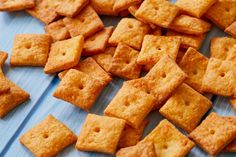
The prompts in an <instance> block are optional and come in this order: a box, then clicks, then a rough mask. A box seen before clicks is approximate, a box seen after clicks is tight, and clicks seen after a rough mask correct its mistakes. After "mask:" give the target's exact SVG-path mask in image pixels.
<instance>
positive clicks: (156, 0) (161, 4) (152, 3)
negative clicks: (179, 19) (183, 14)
mask: <svg viewBox="0 0 236 157" xmlns="http://www.w3.org/2000/svg"><path fill="white" fill-rule="evenodd" d="M178 12H179V8H178V7H177V6H175V5H174V4H172V3H171V2H169V1H166V0H144V1H143V3H142V4H141V6H140V7H139V9H138V10H137V12H136V13H135V15H136V16H137V17H138V18H140V19H143V20H145V21H147V22H149V23H153V24H156V25H158V26H161V27H164V28H168V27H169V25H170V24H171V22H172V21H173V20H174V18H175V17H176V15H177V14H178Z"/></svg>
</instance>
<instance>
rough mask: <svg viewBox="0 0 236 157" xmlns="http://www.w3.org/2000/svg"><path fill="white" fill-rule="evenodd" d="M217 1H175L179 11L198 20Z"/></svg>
mask: <svg viewBox="0 0 236 157" xmlns="http://www.w3.org/2000/svg"><path fill="white" fill-rule="evenodd" d="M216 1H217V0H177V2H176V3H175V5H177V6H178V7H179V8H180V9H181V11H183V12H185V13H187V14H189V15H192V16H195V17H198V18H200V17H201V16H202V15H203V14H205V13H206V12H207V10H208V9H209V8H210V7H211V6H212V5H213V4H214V3H215V2H216Z"/></svg>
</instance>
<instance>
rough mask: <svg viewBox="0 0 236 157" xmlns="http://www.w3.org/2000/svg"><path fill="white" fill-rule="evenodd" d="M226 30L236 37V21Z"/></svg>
mask: <svg viewBox="0 0 236 157" xmlns="http://www.w3.org/2000/svg"><path fill="white" fill-rule="evenodd" d="M225 32H226V33H228V34H230V35H231V36H232V37H234V38H236V21H235V22H233V23H232V24H231V25H229V26H228V27H227V28H226V29H225Z"/></svg>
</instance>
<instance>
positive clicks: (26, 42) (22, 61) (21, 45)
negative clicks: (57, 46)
mask: <svg viewBox="0 0 236 157" xmlns="http://www.w3.org/2000/svg"><path fill="white" fill-rule="evenodd" d="M51 41H52V39H51V37H50V35H48V34H18V35H16V36H15V40H14V45H13V49H12V53H11V59H10V64H11V65H12V66H45V64H46V62H47V59H48V53H49V50H50V46H51Z"/></svg>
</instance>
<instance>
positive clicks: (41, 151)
mask: <svg viewBox="0 0 236 157" xmlns="http://www.w3.org/2000/svg"><path fill="white" fill-rule="evenodd" d="M76 139H77V137H76V135H75V134H74V133H73V132H72V131H71V130H70V129H69V128H68V127H67V126H65V125H64V124H63V123H61V122H60V121H59V120H57V119H56V118H54V117H53V116H52V115H49V116H47V117H46V118H45V119H44V120H43V121H42V122H40V123H39V124H38V125H36V126H35V127H34V128H32V129H30V130H29V131H28V132H26V133H25V134H23V135H22V136H21V137H20V142H21V143H22V144H23V145H24V146H25V147H27V148H28V149H29V150H30V151H31V152H32V153H33V154H34V155H35V156H38V157H39V156H44V157H49V156H55V155H57V154H58V153H59V152H60V151H62V150H63V149H64V148H65V147H67V146H69V145H71V144H73V143H75V142H76Z"/></svg>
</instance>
